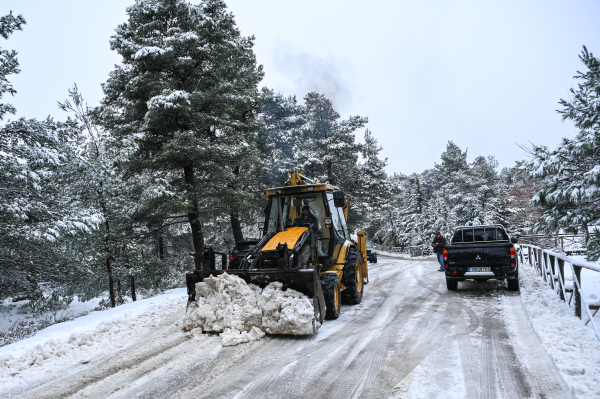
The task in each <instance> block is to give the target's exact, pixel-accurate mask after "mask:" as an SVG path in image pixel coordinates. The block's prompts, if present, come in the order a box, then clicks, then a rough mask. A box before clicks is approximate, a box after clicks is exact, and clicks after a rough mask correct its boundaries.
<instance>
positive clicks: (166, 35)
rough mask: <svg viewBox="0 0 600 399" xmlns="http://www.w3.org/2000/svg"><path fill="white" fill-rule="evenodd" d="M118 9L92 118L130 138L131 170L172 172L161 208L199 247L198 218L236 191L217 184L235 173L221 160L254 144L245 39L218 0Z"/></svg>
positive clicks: (156, 0)
mask: <svg viewBox="0 0 600 399" xmlns="http://www.w3.org/2000/svg"><path fill="white" fill-rule="evenodd" d="M127 13H128V16H129V19H128V22H127V23H124V24H122V25H120V26H119V27H118V28H117V30H116V34H115V35H114V36H113V37H112V40H111V48H112V49H113V50H116V51H117V52H118V53H119V54H120V55H121V56H122V57H123V64H122V65H120V66H117V67H116V69H115V70H114V71H113V72H112V73H111V75H110V78H109V79H108V81H107V82H106V84H104V86H103V88H104V93H105V98H104V100H103V104H102V109H101V112H100V113H99V115H100V121H101V123H102V125H103V126H104V127H105V128H106V129H107V130H109V131H110V132H111V133H112V134H114V135H115V136H116V137H120V138H129V139H132V140H135V142H136V144H137V146H138V149H137V151H136V153H135V154H134V155H133V157H134V159H135V161H136V162H135V168H134V170H136V169H137V170H140V171H141V170H149V171H156V172H159V173H167V174H168V175H169V176H170V177H171V178H172V180H171V181H170V183H171V185H172V187H173V188H174V189H175V190H177V195H176V196H175V200H174V201H173V203H172V204H171V207H172V208H171V212H174V213H175V214H178V213H180V212H185V213H186V214H187V218H188V221H189V225H190V228H191V232H192V242H193V245H194V250H195V252H196V254H200V253H201V252H202V250H203V248H204V235H203V228H202V224H203V220H204V221H206V220H210V219H213V218H214V216H215V215H218V214H227V213H228V212H230V211H231V207H230V206H226V207H223V206H222V200H223V199H224V198H227V196H231V195H234V196H235V195H237V190H236V189H235V188H233V189H232V188H231V187H229V186H228V185H227V184H222V182H223V181H235V180H236V179H235V176H232V174H233V173H234V170H232V169H231V168H230V167H229V165H232V164H237V163H238V162H239V160H240V159H243V158H244V157H246V156H248V154H250V153H252V152H253V151H254V150H253V141H254V136H255V133H256V131H257V130H258V128H259V123H258V122H257V121H256V120H255V118H253V117H252V113H253V110H254V107H255V105H256V103H257V99H258V91H257V84H258V82H259V81H260V80H261V79H262V76H263V72H262V68H261V67H257V65H256V60H255V56H254V53H253V51H252V47H253V41H254V38H253V37H249V38H244V37H242V36H241V35H240V32H239V30H238V29H237V27H236V26H235V21H234V18H233V15H232V14H231V13H228V12H227V11H226V6H225V3H224V2H223V1H221V0H206V1H201V2H200V3H199V4H198V5H192V4H189V3H187V2H185V1H183V0H137V1H136V2H135V4H134V5H132V6H130V7H129V8H128V9H127ZM182 199H184V200H182ZM196 267H201V261H200V258H199V257H198V256H197V257H196Z"/></svg>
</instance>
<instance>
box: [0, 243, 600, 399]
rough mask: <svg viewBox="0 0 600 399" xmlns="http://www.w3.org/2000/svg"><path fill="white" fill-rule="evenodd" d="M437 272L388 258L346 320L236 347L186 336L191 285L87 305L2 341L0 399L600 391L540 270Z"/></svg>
mask: <svg viewBox="0 0 600 399" xmlns="http://www.w3.org/2000/svg"><path fill="white" fill-rule="evenodd" d="M437 267H438V266H437V263H436V262H435V261H433V260H427V259H424V260H406V259H400V258H392V257H385V256H382V255H381V254H380V257H379V259H378V263H377V264H369V268H370V273H369V277H370V283H369V284H368V285H366V287H365V295H364V298H363V302H362V303H361V304H360V305H355V306H343V307H342V314H341V316H340V318H339V319H337V320H331V321H326V322H325V323H324V324H323V326H322V327H321V329H319V330H318V331H317V332H316V333H315V334H313V335H309V336H289V335H282V336H276V335H275V336H274V335H267V336H266V337H264V338H263V339H262V340H259V341H252V342H248V343H245V344H241V345H238V346H235V347H224V346H223V345H222V342H221V337H220V336H219V335H218V334H214V333H212V334H211V333H208V334H206V333H204V334H203V333H200V332H199V331H198V329H196V330H192V331H190V332H186V331H183V330H182V327H183V318H184V313H185V307H186V292H185V290H184V289H180V290H173V291H170V292H168V293H167V294H165V295H160V296H156V297H153V298H148V299H145V300H141V301H138V302H135V303H130V304H126V305H123V306H119V307H117V308H115V309H111V310H108V311H103V312H92V313H90V314H89V315H87V316H84V317H81V318H79V319H77V320H74V321H71V322H65V323H61V324H57V325H54V326H52V327H50V328H48V329H45V330H42V331H40V332H38V334H37V335H36V336H35V337H32V338H28V339H25V340H23V341H20V342H17V343H15V344H11V345H8V346H6V347H3V348H0V386H2V391H1V393H0V397H7V398H55V397H91V398H108V397H110V398H131V397H143V398H218V397H237V398H262V397H271V398H283V397H285V398H294V397H299V398H300V397H302V398H306V397H328V398H349V397H361V398H362V397H371V398H381V397H394V398H402V399H410V398H427V399H429V398H450V399H454V398H479V397H497V398H500V397H504V398H541V397H544V398H565V397H570V396H575V397H581V398H592V397H600V384H599V382H600V381H599V380H598V379H599V377H600V370H599V365H598V359H600V342H599V341H598V340H596V339H595V337H594V335H593V331H591V329H589V328H587V327H584V326H583V324H582V322H581V321H580V320H579V319H577V318H575V317H573V316H570V315H569V314H568V311H567V310H566V308H565V307H564V305H563V304H562V303H561V302H559V301H558V300H556V299H554V297H553V294H552V292H551V291H549V290H548V289H547V288H546V287H545V286H544V284H543V281H542V280H541V279H540V278H539V277H538V276H536V275H535V273H533V270H532V269H529V268H528V267H523V269H522V274H521V275H522V278H521V281H522V282H521V287H522V288H521V292H520V293H518V292H510V291H507V290H506V283H505V282H500V281H491V280H490V281H489V282H487V283H476V282H469V281H468V282H464V283H460V284H459V289H458V291H456V292H449V291H447V290H446V288H445V282H444V278H443V273H438V272H437V271H436V270H437Z"/></svg>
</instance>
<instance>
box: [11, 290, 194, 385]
mask: <svg viewBox="0 0 600 399" xmlns="http://www.w3.org/2000/svg"><path fill="white" fill-rule="evenodd" d="M186 300H187V293H186V289H185V288H181V289H175V290H170V291H168V292H167V293H165V294H162V295H158V296H156V297H152V298H147V299H143V300H139V301H137V302H132V303H128V304H125V305H121V306H118V307H116V308H113V309H109V310H104V311H99V312H91V313H90V314H88V315H86V316H83V317H79V318H77V319H75V320H72V321H67V322H64V323H59V324H55V325H53V326H50V327H48V328H46V329H44V330H40V331H38V332H37V334H36V335H35V336H33V337H30V338H26V339H24V340H22V341H18V342H15V343H13V344H10V345H6V346H4V347H2V348H0V386H2V387H3V389H6V390H8V389H10V388H12V387H15V386H17V385H23V384H31V383H33V382H35V381H37V380H39V379H42V378H44V375H45V374H48V373H54V372H55V371H56V370H65V369H72V368H74V367H81V365H84V364H88V363H90V362H91V361H93V360H97V359H99V358H101V357H102V356H106V355H107V354H109V353H114V352H115V351H117V350H120V349H122V348H124V347H126V346H127V345H129V344H130V343H135V340H136V339H137V338H139V337H140V336H141V335H143V334H147V333H148V331H152V330H153V329H155V328H156V326H158V325H164V326H165V328H168V331H169V334H171V335H173V336H174V335H175V334H176V333H177V332H179V331H181V319H180V316H177V313H179V312H181V311H182V309H183V308H184V306H185V302H186ZM171 320H176V321H175V323H174V324H171V323H172V322H171ZM0 396H2V395H1V394H0Z"/></svg>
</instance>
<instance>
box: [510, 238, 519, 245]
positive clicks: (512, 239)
mask: <svg viewBox="0 0 600 399" xmlns="http://www.w3.org/2000/svg"><path fill="white" fill-rule="evenodd" d="M510 242H512V243H513V244H518V243H519V239H518V238H516V237H511V238H510Z"/></svg>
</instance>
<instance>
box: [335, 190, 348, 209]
mask: <svg viewBox="0 0 600 399" xmlns="http://www.w3.org/2000/svg"><path fill="white" fill-rule="evenodd" d="M333 205H334V206H335V207H336V208H343V207H344V205H346V196H345V195H344V192H343V191H334V192H333Z"/></svg>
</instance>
